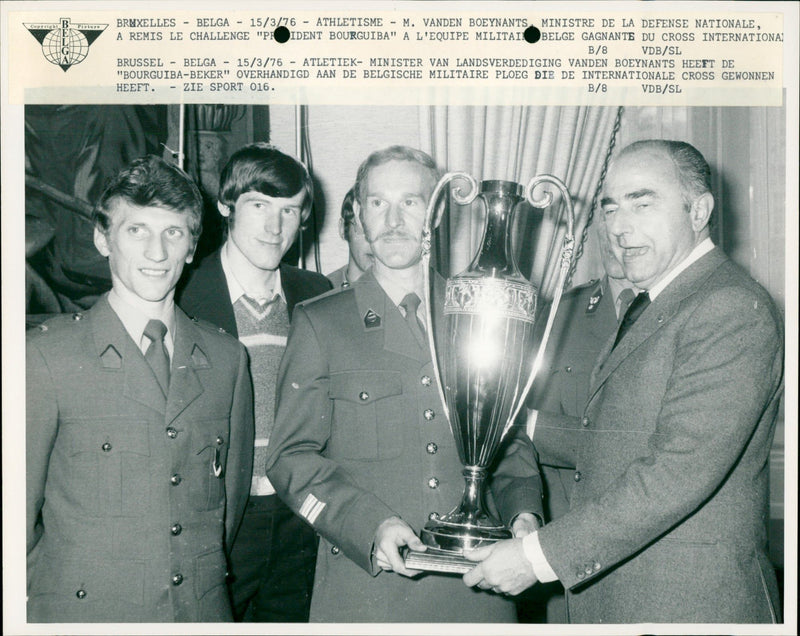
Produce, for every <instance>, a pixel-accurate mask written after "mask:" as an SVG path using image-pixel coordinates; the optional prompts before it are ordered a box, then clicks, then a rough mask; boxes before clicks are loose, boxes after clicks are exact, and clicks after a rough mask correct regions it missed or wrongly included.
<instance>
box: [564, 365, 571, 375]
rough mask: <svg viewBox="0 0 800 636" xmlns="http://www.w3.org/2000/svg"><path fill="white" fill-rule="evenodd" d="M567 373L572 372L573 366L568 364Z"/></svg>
mask: <svg viewBox="0 0 800 636" xmlns="http://www.w3.org/2000/svg"><path fill="white" fill-rule="evenodd" d="M564 371H566V372H567V373H572V367H570V366H568V367H566V368H565V369H564Z"/></svg>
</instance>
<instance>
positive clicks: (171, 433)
mask: <svg viewBox="0 0 800 636" xmlns="http://www.w3.org/2000/svg"><path fill="white" fill-rule="evenodd" d="M167 437H169V438H170V439H175V438H176V437H178V431H176V430H175V429H174V428H172V427H171V426H170V427H169V428H168V429H167Z"/></svg>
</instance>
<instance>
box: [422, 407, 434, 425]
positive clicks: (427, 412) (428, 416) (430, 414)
mask: <svg viewBox="0 0 800 636" xmlns="http://www.w3.org/2000/svg"><path fill="white" fill-rule="evenodd" d="M422 417H424V418H425V419H426V420H428V421H429V422H430V421H431V420H432V419H433V418H434V417H436V413H434V412H433V409H425V412H424V413H423V414H422Z"/></svg>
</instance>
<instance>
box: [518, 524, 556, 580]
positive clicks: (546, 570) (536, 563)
mask: <svg viewBox="0 0 800 636" xmlns="http://www.w3.org/2000/svg"><path fill="white" fill-rule="evenodd" d="M522 549H523V550H524V551H525V556H526V557H527V558H528V561H530V562H531V567H532V568H533V573H534V574H535V575H536V578H537V579H539V581H540V582H541V583H550V581H557V580H558V575H557V574H556V573H555V572H554V571H553V568H551V567H550V564H549V563H548V562H547V558H546V557H545V556H544V552H542V546H540V545H539V533H538V532H532V533H531V534H529V535H527V536H525V537H523V538H522Z"/></svg>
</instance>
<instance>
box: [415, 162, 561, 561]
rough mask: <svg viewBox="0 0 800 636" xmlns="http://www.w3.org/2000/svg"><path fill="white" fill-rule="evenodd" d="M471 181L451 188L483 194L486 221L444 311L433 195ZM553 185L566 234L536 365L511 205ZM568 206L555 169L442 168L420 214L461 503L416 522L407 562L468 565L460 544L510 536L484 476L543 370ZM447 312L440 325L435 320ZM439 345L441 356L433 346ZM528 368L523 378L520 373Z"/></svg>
mask: <svg viewBox="0 0 800 636" xmlns="http://www.w3.org/2000/svg"><path fill="white" fill-rule="evenodd" d="M455 179H459V180H463V181H465V182H466V184H468V186H469V190H467V191H466V192H464V191H463V190H462V188H460V187H454V188H453V189H452V191H451V194H452V196H453V200H454V201H455V202H456V203H457V204H458V205H461V206H464V205H468V204H470V203H472V202H473V201H474V200H475V199H476V198H478V197H479V196H480V198H481V199H482V200H483V202H484V203H485V205H486V210H487V214H486V222H485V227H484V234H483V239H482V241H481V246H480V249H479V251H478V253H477V255H476V256H475V258H474V259H473V261H472V263H471V264H470V266H469V268H467V270H465V271H464V272H462V273H460V274H458V275H456V276H453V277H451V278H449V279H448V280H447V285H446V291H445V300H444V308H443V309H444V311H443V314H442V317H440V316H439V308H438V307H437V308H436V314H434V309H433V307H432V304H433V302H436V301H435V300H433V299H432V295H431V279H430V252H431V240H432V232H433V229H434V228H435V227H436V226H437V225H438V221H439V218H440V216H441V212H439V213H437V208H438V207H439V206H438V202H439V197H440V195H441V194H442V191H443V190H444V188H445V187H446V186H447V184H449V183H450V182H451V181H453V180H455ZM545 183H546V184H550V185H553V186H555V187H556V188H557V189H558V190H559V192H560V198H561V200H562V201H563V202H564V207H565V209H566V211H567V223H566V225H567V227H566V236H565V239H564V241H563V246H562V249H561V266H560V271H559V276H558V281H557V286H556V290H555V295H554V298H553V301H552V303H551V306H550V312H549V315H548V320H547V323H546V326H545V330H544V333H543V336H542V339H541V341H540V344H539V347H538V350H537V353H536V355H535V356H534V361H533V365H532V366H530V365H529V361H530V357H531V356H530V354H531V351H532V348H533V333H534V331H533V325H534V322H535V314H536V303H537V296H538V294H537V289H536V288H535V287H534V285H533V284H532V283H531V282H530V281H528V280H527V279H526V278H525V277H523V276H522V275H521V274H520V272H519V269H518V267H517V264H516V261H515V259H514V256H513V253H512V248H511V227H512V220H513V214H514V211H515V209H516V207H517V204H518V203H520V202H521V201H522V199H523V194H524V198H525V199H526V200H527V201H528V203H530V204H531V205H532V206H534V207H536V208H547V207H549V206H550V205H551V204H552V202H553V195H552V193H551V192H550V191H545V194H544V196H543V197H542V198H541V199H536V198H535V197H534V191H535V190H536V189H537V188H538V187H539V186H540V185H542V184H545ZM573 232H574V212H573V207H572V201H571V198H570V196H569V192H568V191H567V188H566V186H565V185H564V184H563V182H561V181H560V180H559V179H557V178H556V177H553V176H550V175H541V176H538V177H535V178H534V179H532V180H531V181H530V183H529V184H528V186H527V187H526V188H525V189H524V191H523V189H522V186H520V185H519V184H516V183H513V182H509V181H483V182H482V183H481V184H480V186H479V185H478V183H477V182H476V180H475V179H474V178H473V177H471V176H470V175H468V174H466V173H463V172H452V173H448V174H446V175H444V176H443V177H442V178H441V179H440V180H439V182H438V183H437V185H436V187H435V188H434V190H433V193H432V195H431V199H430V202H429V203H428V208H427V211H426V216H425V223H424V227H423V240H422V263H423V272H424V277H425V286H424V287H425V307H426V319H427V337H428V345H429V347H430V351H431V360H432V364H433V371H434V375H435V377H436V383H437V387H438V391H439V395H440V397H441V400H442V403H443V405H444V412H445V415H446V416H447V419H448V422H449V424H450V430H451V432H452V434H453V437H454V439H455V441H456V447H457V449H458V452H459V458H460V460H461V463H462V464H463V467H464V468H463V475H464V478H465V481H466V485H465V488H464V494H463V497H462V500H461V503H460V505H458V506H457V507H456V508H455V509H453V510H452V511H451V512H449V513H448V514H446V515H443V516H441V517H440V516H438V515H436V516H434V518H432V519H431V520H430V521H428V523H427V524H426V525H425V528H424V529H423V530H422V531H421V533H420V537H421V538H422V540H423V542H425V543H426V545H428V546H429V547H428V550H427V551H426V552H424V553H417V552H409V553H408V555H407V556H406V563H407V565H408V567H411V568H417V569H426V570H433V571H443V572H465V571H468V570H469V569H471V567H472V566H473V564H472V563H471V562H470V561H468V560H466V559H465V558H464V557H463V556H462V555H463V553H464V551H465V550H469V549H472V548H476V547H479V546H482V545H487V544H490V543H492V542H494V541H498V540H500V539H504V538H508V537H510V536H511V533H510V531H509V530H508V528H506V527H505V526H504V525H503V524H502V522H500V521H499V520H498V519H496V518H495V517H494V515H493V514H492V512H491V510H490V509H489V508H488V507H487V504H486V493H485V488H484V483H485V480H486V478H487V473H488V469H489V467H490V465H491V464H492V462H493V459H494V456H495V455H496V453H497V450H498V447H499V446H500V443H501V441H502V439H503V438H504V437H505V435H506V433H507V432H508V430H509V429H510V428H511V426H512V425H513V423H514V421H515V418H516V416H517V415H518V413H519V411H520V409H521V408H522V405H523V404H524V403H525V397H526V396H527V394H528V392H529V391H530V388H531V386H532V384H533V380H534V378H535V376H536V374H537V372H538V370H539V367H540V366H541V363H542V358H543V355H544V349H545V346H546V344H547V339H548V338H549V334H550V330H551V327H552V323H553V319H554V317H555V313H556V311H557V309H558V304H559V301H560V298H561V291H562V287H563V285H564V282H565V280H566V277H567V275H568V273H569V269H570V267H571V262H572V253H573V244H574V235H573ZM434 315H436V317H437V319H440V320H443V324H441V325H437V324H436V319H434ZM437 354H438V355H437ZM526 376H527V380H525V377H526Z"/></svg>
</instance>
